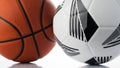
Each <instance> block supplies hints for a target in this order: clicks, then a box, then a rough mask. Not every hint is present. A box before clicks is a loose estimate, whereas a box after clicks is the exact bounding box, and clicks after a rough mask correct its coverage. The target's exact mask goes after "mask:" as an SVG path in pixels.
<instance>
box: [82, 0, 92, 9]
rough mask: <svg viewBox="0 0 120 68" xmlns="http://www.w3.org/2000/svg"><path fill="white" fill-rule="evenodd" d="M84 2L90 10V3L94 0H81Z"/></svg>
mask: <svg viewBox="0 0 120 68" xmlns="http://www.w3.org/2000/svg"><path fill="white" fill-rule="evenodd" d="M81 1H82V3H83V4H84V6H85V8H86V9H87V10H88V9H89V7H90V5H91V4H92V2H93V0H81Z"/></svg>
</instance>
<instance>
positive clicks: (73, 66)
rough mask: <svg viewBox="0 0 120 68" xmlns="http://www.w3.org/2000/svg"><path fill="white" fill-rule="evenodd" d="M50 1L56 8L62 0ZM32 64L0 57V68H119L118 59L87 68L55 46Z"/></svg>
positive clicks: (87, 67)
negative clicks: (19, 62)
mask: <svg viewBox="0 0 120 68" xmlns="http://www.w3.org/2000/svg"><path fill="white" fill-rule="evenodd" d="M52 1H53V3H54V4H55V5H56V6H58V4H60V3H61V1H62V0H52ZM32 63H33V64H18V63H16V62H13V61H11V60H7V59H5V58H4V57H2V56H0V68H120V57H118V58H116V59H115V60H113V61H111V62H108V63H106V64H104V66H88V65H86V64H84V63H80V62H77V61H75V60H73V59H71V58H70V57H68V56H67V55H66V54H65V53H64V52H63V51H62V49H61V48H60V47H59V46H58V45H56V46H55V47H54V49H53V50H52V51H51V52H50V53H49V54H48V55H47V56H46V57H44V58H43V59H40V60H38V61H35V62H32Z"/></svg>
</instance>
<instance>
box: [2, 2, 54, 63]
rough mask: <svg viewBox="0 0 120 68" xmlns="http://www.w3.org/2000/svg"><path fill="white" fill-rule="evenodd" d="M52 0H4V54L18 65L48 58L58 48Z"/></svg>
mask: <svg viewBox="0 0 120 68" xmlns="http://www.w3.org/2000/svg"><path fill="white" fill-rule="evenodd" d="M54 14H55V8H54V6H53V5H52V4H51V2H50V0H0V53H1V55H3V56H4V57H6V58H8V59H10V60H14V61H16V62H31V61H35V60H37V59H39V58H42V57H44V56H45V55H46V54H48V53H49V52H50V51H51V49H52V48H53V47H54V45H55V42H54V40H55V39H54V35H53V28H52V21H53V16H54Z"/></svg>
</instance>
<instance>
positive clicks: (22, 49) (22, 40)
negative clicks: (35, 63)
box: [0, 17, 24, 60]
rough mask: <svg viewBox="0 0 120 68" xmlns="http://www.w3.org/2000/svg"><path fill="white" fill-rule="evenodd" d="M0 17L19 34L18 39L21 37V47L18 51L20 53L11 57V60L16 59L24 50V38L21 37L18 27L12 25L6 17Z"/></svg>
mask: <svg viewBox="0 0 120 68" xmlns="http://www.w3.org/2000/svg"><path fill="white" fill-rule="evenodd" d="M0 19H1V20H3V21H4V22H6V23H8V24H9V25H10V26H11V27H13V28H14V29H15V30H16V31H17V33H18V34H19V36H20V39H21V42H22V48H21V51H20V53H19V54H18V56H17V57H15V58H14V59H13V60H16V59H17V58H18V57H19V56H20V55H21V53H23V51H24V39H23V38H22V33H21V32H20V31H19V29H18V28H17V27H16V26H14V25H13V24H12V23H11V22H9V21H8V20H6V19H4V18H2V17H0Z"/></svg>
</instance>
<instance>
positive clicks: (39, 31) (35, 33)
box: [0, 24, 52, 43]
mask: <svg viewBox="0 0 120 68" xmlns="http://www.w3.org/2000/svg"><path fill="white" fill-rule="evenodd" d="M51 26H52V24H50V25H48V26H46V27H45V28H44V29H48V28H49V27H51ZM41 31H42V30H38V31H36V32H34V34H38V33H40V32H41ZM30 36H31V34H28V35H25V36H22V37H20V38H14V39H10V40H5V41H0V43H6V42H12V41H16V40H20V39H21V38H27V37H30Z"/></svg>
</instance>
